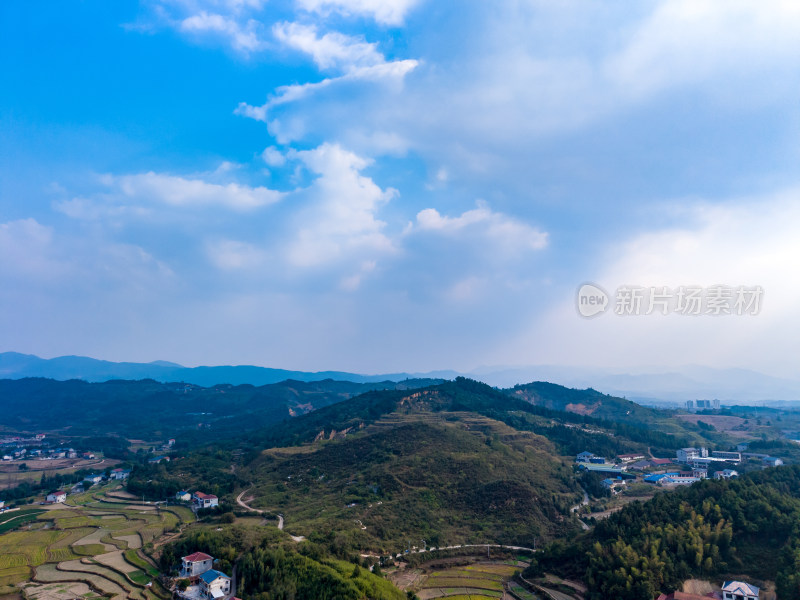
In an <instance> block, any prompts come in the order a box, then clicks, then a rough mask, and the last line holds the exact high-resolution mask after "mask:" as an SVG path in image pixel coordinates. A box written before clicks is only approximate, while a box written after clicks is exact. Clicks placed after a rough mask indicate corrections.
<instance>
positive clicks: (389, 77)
mask: <svg viewBox="0 0 800 600" xmlns="http://www.w3.org/2000/svg"><path fill="white" fill-rule="evenodd" d="M418 64H419V63H418V61H416V60H414V59H406V60H398V61H393V62H388V63H381V64H377V65H372V66H367V67H353V68H352V69H351V70H350V71H348V72H347V73H346V74H345V75H342V76H340V77H331V78H327V79H323V80H322V81H318V82H314V83H302V84H294V85H286V86H281V87H279V88H277V90H275V92H276V93H275V96H274V97H272V98H270V99H269V100H267V101H266V102H265V103H264V104H262V105H260V106H252V105H250V104H247V103H246V102H240V103H239V106H238V107H236V109H235V110H234V111H233V112H234V114H236V115H240V116H243V117H248V118H250V119H255V120H256V121H263V122H265V123H266V122H267V121H268V115H269V111H270V109H272V108H274V107H276V106H280V105H282V104H289V103H291V102H296V101H298V100H302V99H304V98H306V97H307V96H310V95H311V94H313V93H315V92H317V91H318V90H321V89H324V88H327V87H329V86H331V85H333V84H337V83H345V82H353V81H374V82H384V83H389V84H391V83H397V82H402V80H403V78H404V77H405V76H406V75H407V74H408V73H410V72H411V71H413V70H414V69H415V68H416V67H417V65H418ZM293 139H296V138H294V137H293V138H286V139H284V140H279V141H281V142H282V143H285V142H289V141H292V140H293Z"/></svg>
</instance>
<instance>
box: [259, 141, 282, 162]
mask: <svg viewBox="0 0 800 600" xmlns="http://www.w3.org/2000/svg"><path fill="white" fill-rule="evenodd" d="M261 158H262V159H263V161H264V162H265V163H267V165H269V166H270V167H282V166H283V165H285V164H286V157H285V156H284V155H283V153H282V152H281V151H280V150H278V149H277V148H276V147H275V146H270V147H268V148H265V149H264V151H263V152H262V153H261Z"/></svg>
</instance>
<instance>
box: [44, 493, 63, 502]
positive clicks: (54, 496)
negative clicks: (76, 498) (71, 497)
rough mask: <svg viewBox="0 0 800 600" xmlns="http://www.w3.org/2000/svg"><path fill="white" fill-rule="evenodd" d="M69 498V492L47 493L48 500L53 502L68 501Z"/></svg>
mask: <svg viewBox="0 0 800 600" xmlns="http://www.w3.org/2000/svg"><path fill="white" fill-rule="evenodd" d="M66 500H67V492H50V493H49V494H47V501H48V502H50V503H52V504H57V503H59V502H66Z"/></svg>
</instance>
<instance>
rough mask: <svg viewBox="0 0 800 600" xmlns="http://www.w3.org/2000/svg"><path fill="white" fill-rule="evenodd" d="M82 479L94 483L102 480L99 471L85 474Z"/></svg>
mask: <svg viewBox="0 0 800 600" xmlns="http://www.w3.org/2000/svg"><path fill="white" fill-rule="evenodd" d="M83 480H84V481H86V482H88V483H90V484H91V485H94V484H95V483H100V482H101V481H103V476H102V475H101V474H99V473H92V474H91V475H87V476H86V477H84V478H83Z"/></svg>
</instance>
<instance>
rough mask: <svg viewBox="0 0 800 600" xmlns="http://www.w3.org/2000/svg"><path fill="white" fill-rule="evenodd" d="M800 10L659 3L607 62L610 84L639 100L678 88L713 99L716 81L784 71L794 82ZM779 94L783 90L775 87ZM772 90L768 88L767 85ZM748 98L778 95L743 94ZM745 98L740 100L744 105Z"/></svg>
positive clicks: (691, 0) (702, 0)
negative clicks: (700, 90)
mask: <svg viewBox="0 0 800 600" xmlns="http://www.w3.org/2000/svg"><path fill="white" fill-rule="evenodd" d="M798 27H800V5H798V3H797V2H793V1H791V0H782V1H776V2H770V3H768V4H763V3H756V2H751V1H748V0H731V1H729V2H715V1H714V0H674V1H670V2H663V3H660V4H658V5H657V7H656V9H655V10H654V11H653V13H652V14H651V15H650V16H649V17H648V18H646V19H644V21H643V22H642V23H641V24H640V26H639V27H638V28H637V29H636V31H635V32H634V34H633V35H632V36H631V38H630V39H629V41H628V43H627V45H626V46H625V47H624V48H623V49H622V50H621V51H620V52H619V53H617V54H615V55H612V56H610V57H609V59H608V60H607V62H606V64H605V65H604V68H605V70H606V73H607V74H608V76H609V78H610V80H611V81H612V82H613V83H614V85H615V86H618V88H619V89H620V90H624V93H625V94H629V95H631V96H633V97H634V98H636V97H639V96H641V95H644V94H651V93H656V92H659V91H662V90H665V89H668V88H670V87H675V86H680V85H687V84H691V85H700V86H702V87H706V88H708V89H709V91H710V92H711V93H714V90H715V88H716V86H715V85H714V84H713V82H714V81H716V80H719V79H721V78H725V81H724V83H725V87H726V88H727V87H728V86H729V85H730V84H731V83H732V82H733V81H736V80H739V81H749V80H750V79H751V77H752V76H756V77H758V78H761V79H763V78H764V76H765V75H766V76H769V74H770V73H774V72H776V71H777V72H779V73H780V72H785V74H786V75H792V77H791V78H792V79H794V80H796V79H797V78H796V75H795V74H794V73H793V72H794V71H796V66H797V61H798V58H800V38H799V37H798V35H797V31H798ZM774 83H775V84H778V89H779V90H781V89H783V86H782V85H780V83H779V82H778V81H775V82H774ZM770 87H771V86H770ZM742 91H747V92H748V94H749V95H752V94H753V93H754V92H755V93H756V94H757V95H761V94H766V95H768V96H769V95H771V94H772V93H773V90H770V89H761V90H753V89H748V88H743V90H742ZM739 100H741V99H739Z"/></svg>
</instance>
